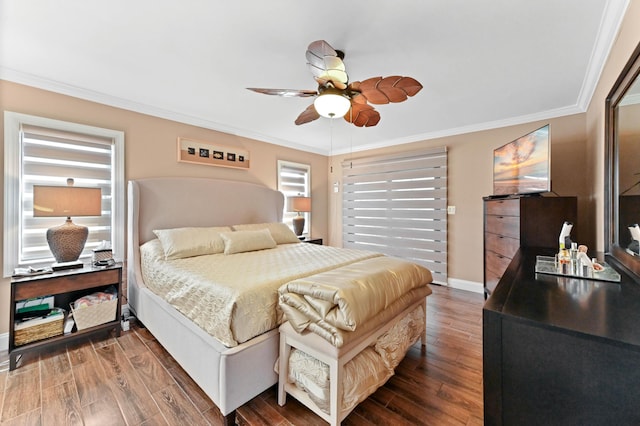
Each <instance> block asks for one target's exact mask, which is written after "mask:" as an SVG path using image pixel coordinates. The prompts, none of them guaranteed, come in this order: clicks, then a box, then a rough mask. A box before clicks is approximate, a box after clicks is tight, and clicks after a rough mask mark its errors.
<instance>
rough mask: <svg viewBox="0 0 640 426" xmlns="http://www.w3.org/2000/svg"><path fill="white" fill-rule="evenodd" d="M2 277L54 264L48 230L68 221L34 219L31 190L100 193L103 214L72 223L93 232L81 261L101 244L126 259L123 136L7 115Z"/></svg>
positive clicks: (23, 115)
mask: <svg viewBox="0 0 640 426" xmlns="http://www.w3.org/2000/svg"><path fill="white" fill-rule="evenodd" d="M4 149H5V181H4V183H5V188H4V190H5V209H4V271H3V272H4V276H5V277H6V276H9V275H11V273H12V272H13V269H14V268H16V267H25V266H29V265H30V266H47V265H49V264H51V263H53V262H54V260H55V259H54V258H53V255H52V254H51V251H50V250H49V246H48V244H47V240H46V230H47V229H48V228H50V227H52V226H57V225H61V224H62V223H64V220H65V218H63V217H60V218H34V217H33V185H34V184H36V185H66V181H67V178H70V177H71V178H73V179H74V180H75V185H76V186H83V187H99V188H101V190H102V215H101V216H99V217H82V218H78V219H76V220H74V218H71V219H72V220H74V222H76V223H78V224H80V225H84V226H87V227H88V228H89V237H88V239H87V244H86V246H85V250H84V252H83V254H82V255H81V257H80V258H81V259H83V258H85V259H86V258H88V257H89V256H90V255H91V250H92V249H93V248H95V247H96V246H97V245H98V244H100V242H101V241H103V240H106V241H108V242H110V243H111V245H112V249H113V253H114V257H117V258H120V259H123V258H124V236H125V232H124V229H125V225H124V223H125V222H124V221H125V217H124V205H125V202H124V198H125V195H124V194H125V189H124V133H123V132H120V131H115V130H108V129H101V128H98V127H91V126H86V125H81V124H75V123H68V122H64V121H58V120H51V119H47V118H41V117H35V116H30V115H25V114H18V113H14V112H8V111H6V112H5V138H4Z"/></svg>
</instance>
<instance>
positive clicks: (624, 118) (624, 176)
mask: <svg viewBox="0 0 640 426" xmlns="http://www.w3.org/2000/svg"><path fill="white" fill-rule="evenodd" d="M639 74H640V44H639V45H638V47H636V49H635V51H634V52H633V54H632V55H631V59H630V60H629V62H628V63H627V64H626V66H625V67H624V69H623V70H622V73H621V74H620V76H619V77H618V79H617V80H616V83H615V84H614V86H613V88H612V89H611V92H609V96H607V99H606V105H605V111H606V122H605V131H606V144H607V146H606V169H605V179H606V181H605V191H606V193H607V198H606V199H605V215H606V216H605V244H606V247H605V251H606V252H607V253H608V254H609V255H610V256H612V257H613V258H615V260H617V261H618V262H620V263H621V264H622V265H623V266H625V267H627V268H628V269H629V270H631V271H632V272H633V273H635V274H636V275H637V276H640V76H639Z"/></svg>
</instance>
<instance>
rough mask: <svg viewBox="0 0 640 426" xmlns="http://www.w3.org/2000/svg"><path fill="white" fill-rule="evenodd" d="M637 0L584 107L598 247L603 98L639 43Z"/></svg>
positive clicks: (639, 3)
mask: <svg viewBox="0 0 640 426" xmlns="http://www.w3.org/2000/svg"><path fill="white" fill-rule="evenodd" d="M639 22H640V1H631V2H630V3H629V7H628V9H627V12H626V14H625V17H624V21H623V23H622V26H621V28H620V32H619V33H618V37H617V39H616V41H615V43H614V46H613V48H612V49H611V52H610V54H609V58H608V60H607V63H606V65H605V67H604V69H603V71H602V75H601V76H600V80H599V81H598V86H597V87H596V90H595V92H594V95H593V98H592V99H591V104H590V105H589V108H588V109H587V113H586V115H587V152H588V154H589V156H588V158H587V165H588V168H589V169H590V170H592V171H593V172H592V173H589V174H588V182H587V183H588V187H589V188H590V189H591V192H590V197H589V200H588V202H589V210H588V212H589V213H590V214H591V217H589V218H588V220H589V222H588V223H589V225H590V226H592V227H593V228H594V230H595V232H594V234H595V235H596V237H597V244H596V246H597V247H598V250H601V251H602V250H604V249H605V241H604V199H605V195H604V162H605V160H604V154H605V135H604V133H605V128H604V124H605V123H604V122H605V114H604V107H605V100H606V97H607V95H608V94H609V92H610V91H611V88H612V87H613V85H614V84H615V82H616V79H617V78H618V76H619V75H620V72H621V71H622V69H623V68H624V66H625V65H626V63H627V61H628V60H629V58H630V56H631V54H632V53H633V50H634V49H635V48H636V46H637V45H638V43H640V25H638V23H639Z"/></svg>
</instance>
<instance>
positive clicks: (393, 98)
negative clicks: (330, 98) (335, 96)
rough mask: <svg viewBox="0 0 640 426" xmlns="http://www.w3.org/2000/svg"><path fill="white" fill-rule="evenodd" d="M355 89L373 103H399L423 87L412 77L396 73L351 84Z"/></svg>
mask: <svg viewBox="0 0 640 426" xmlns="http://www.w3.org/2000/svg"><path fill="white" fill-rule="evenodd" d="M351 87H352V89H353V90H357V91H359V92H360V93H361V94H362V95H363V96H364V97H365V98H367V101H368V102H370V103H372V104H378V105H381V104H388V103H389V102H393V103H397V102H403V101H406V100H407V97H409V96H413V95H415V94H416V93H418V92H419V91H420V90H421V89H422V85H421V84H420V83H419V82H418V81H417V80H415V79H413V78H411V77H402V76H399V75H394V76H390V77H384V78H383V77H373V78H369V79H367V80H364V81H362V82H358V81H356V82H354V83H352V84H351Z"/></svg>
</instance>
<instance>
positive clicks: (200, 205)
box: [127, 177, 284, 290]
mask: <svg viewBox="0 0 640 426" xmlns="http://www.w3.org/2000/svg"><path fill="white" fill-rule="evenodd" d="M283 210H284V195H282V193H281V192H279V191H276V190H273V189H271V188H267V187H265V186H261V185H256V184H254V183H248V182H238V181H231V180H220V179H207V178H188V177H162V178H148V179H139V180H131V181H129V188H128V214H127V220H128V225H127V227H128V231H129V232H128V235H127V262H128V268H127V269H128V271H127V272H128V273H127V278H128V280H129V283H130V290H131V284H133V285H134V286H135V284H136V280H141V276H140V271H139V268H140V251H139V249H138V248H139V247H140V244H144V243H145V242H147V241H149V240H152V239H153V238H155V235H154V234H153V230H154V229H169V228H178V227H186V226H223V225H239V224H245V223H263V222H281V221H282V213H283Z"/></svg>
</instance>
